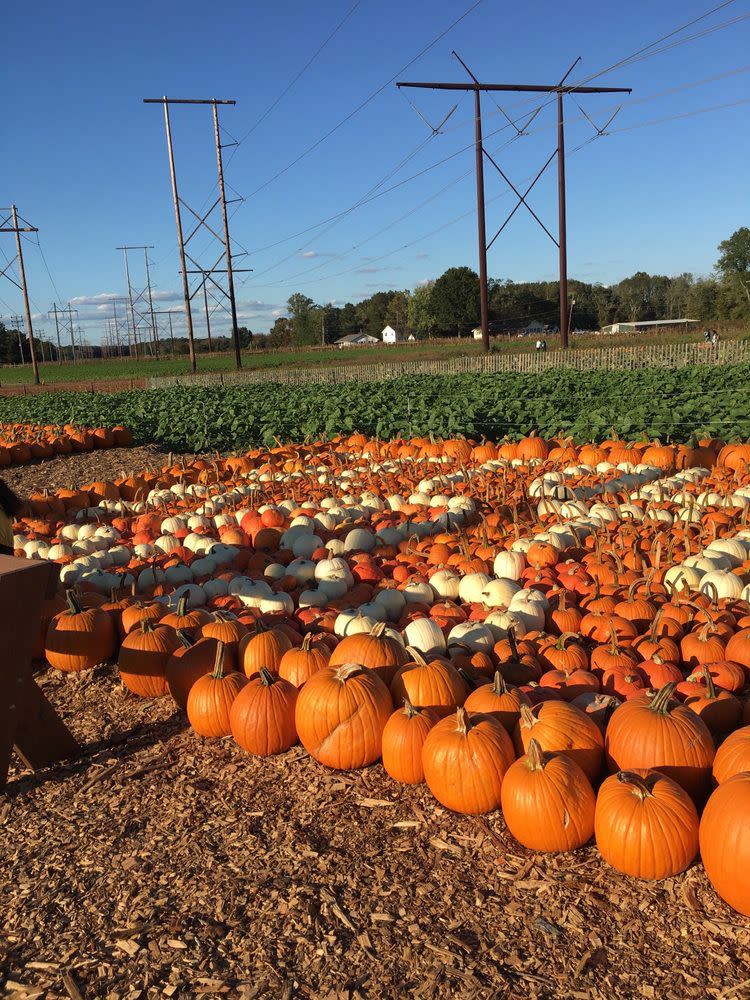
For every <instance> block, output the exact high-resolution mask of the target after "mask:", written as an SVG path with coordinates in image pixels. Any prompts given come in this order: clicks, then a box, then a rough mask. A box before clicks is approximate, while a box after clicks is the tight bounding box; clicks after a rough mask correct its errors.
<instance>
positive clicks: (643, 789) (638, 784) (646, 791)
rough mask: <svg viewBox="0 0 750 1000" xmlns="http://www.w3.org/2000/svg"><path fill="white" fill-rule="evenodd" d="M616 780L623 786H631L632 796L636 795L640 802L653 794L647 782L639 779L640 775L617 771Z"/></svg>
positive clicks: (641, 778)
mask: <svg viewBox="0 0 750 1000" xmlns="http://www.w3.org/2000/svg"><path fill="white" fill-rule="evenodd" d="M617 780H618V781H621V782H622V783H623V784H624V785H631V786H632V788H633V794H634V795H636V796H637V797H638V798H639V799H640V800H641V802H643V801H644V800H645V799H647V798H648V797H649V796H650V795H653V794H654V793H653V792H652V791H651V789H650V788H649V786H648V781H647V780H646V779H645V778H643V777H641V775H640V774H636V773H635V772H634V771H618V773H617Z"/></svg>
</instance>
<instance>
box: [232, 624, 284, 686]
mask: <svg viewBox="0 0 750 1000" xmlns="http://www.w3.org/2000/svg"><path fill="white" fill-rule="evenodd" d="M291 648H292V640H291V639H290V638H289V636H288V635H287V633H286V632H283V631H282V630H281V629H279V628H266V627H265V625H263V623H262V622H258V624H257V626H256V629H255V632H253V633H250V634H248V635H245V636H244V637H243V638H242V640H241V642H240V644H239V662H240V664H241V666H242V669H243V670H244V671H245V674H246V675H247V676H248V677H254V676H255V675H256V674H258V673H260V668H261V667H265V668H266V670H268V671H269V673H272V674H278V672H279V666H280V665H281V658H282V657H283V655H284V654H285V653H287V652H288V651H289V650H290V649H291Z"/></svg>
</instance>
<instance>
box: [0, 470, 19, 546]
mask: <svg viewBox="0 0 750 1000" xmlns="http://www.w3.org/2000/svg"><path fill="white" fill-rule="evenodd" d="M22 506H23V504H22V503H21V501H20V500H19V499H18V497H17V496H16V494H15V493H14V492H13V490H12V489H11V488H10V487H9V486H8V485H6V483H4V482H3V480H2V479H0V555H4V556H12V555H13V518H14V517H15V516H16V515H17V514H18V513H19V512H20V510H21V507H22Z"/></svg>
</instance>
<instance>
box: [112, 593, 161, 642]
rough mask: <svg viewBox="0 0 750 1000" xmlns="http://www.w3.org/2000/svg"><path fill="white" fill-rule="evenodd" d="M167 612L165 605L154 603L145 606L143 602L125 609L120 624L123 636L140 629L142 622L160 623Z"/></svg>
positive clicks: (135, 603)
mask: <svg viewBox="0 0 750 1000" xmlns="http://www.w3.org/2000/svg"><path fill="white" fill-rule="evenodd" d="M165 612H166V608H165V607H164V605H163V604H159V602H158V601H152V602H151V603H149V604H144V603H143V602H142V601H135V602H134V603H133V604H130V605H129V606H128V607H126V608H124V609H123V611H122V613H121V615H120V623H121V628H122V634H123V635H129V634H130V633H131V632H132V631H133V630H134V629H137V628H139V627H140V625H141V622H152V623H153V622H158V621H160V620H161V619H162V618H163V617H164V614H165Z"/></svg>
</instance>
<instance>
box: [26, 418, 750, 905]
mask: <svg viewBox="0 0 750 1000" xmlns="http://www.w3.org/2000/svg"><path fill="white" fill-rule="evenodd" d="M745 448H746V446H734V447H733V446H729V449H728V450H727V446H724V445H723V443H722V442H703V443H700V442H699V443H696V445H695V446H694V447H692V448H690V449H683V450H681V449H678V448H676V447H665V446H662V445H660V444H657V443H653V444H650V445H648V446H646V447H643V446H636V445H634V444H633V443H632V442H631V443H623V442H616V441H614V440H613V441H612V442H609V443H607V447H604V446H599V445H597V446H594V445H590V446H584V447H583V448H575V447H574V446H573V445H572V444H571V443H570V442H566V441H560V442H546V441H542V440H541V439H540V438H538V437H537V436H535V435H531V436H529V437H528V438H527V439H525V441H522V442H520V443H517V444H513V446H512V449H511V448H510V445H507V444H502V445H500V446H498V445H494V444H491V443H489V442H470V441H464V440H463V439H455V440H453V441H447V442H434V441H429V440H428V441H424V440H419V441H417V442H400V443H399V442H396V443H394V442H385V443H383V442H377V441H370V440H368V439H364V438H362V437H361V436H358V435H353V436H352V437H350V438H344V439H339V440H337V441H334V442H317V443H314V444H308V445H304V446H287V447H281V446H279V448H277V449H272V450H271V451H269V452H257V453H248V454H247V455H245V456H239V457H237V458H229V459H219V458H217V459H216V460H214V461H208V460H207V461H204V462H197V463H193V464H191V465H186V466H183V465H180V464H176V465H170V466H169V467H168V468H166V469H164V470H160V471H159V472H154V473H140V474H131V475H130V476H123V477H122V479H121V480H118V481H117V482H114V483H100V484H89V485H88V486H85V487H82V488H81V489H80V490H69V491H61V493H58V494H55V495H53V494H50V495H48V496H36V497H32V498H30V505H31V504H35V505H36V506H35V507H34V508H32V507H31V506H30V507H29V510H28V512H27V516H26V517H25V518H22V519H21V521H20V522H19V523H18V524H17V526H16V530H17V539H16V547H17V551H18V554H19V555H23V556H24V557H26V558H52V559H55V560H56V561H58V562H59V563H60V565H61V575H62V578H63V580H64V582H65V586H66V587H67V594H66V596H65V602H66V606H65V608H64V610H63V606H62V603H61V602H62V600H63V598H62V596H61V597H60V598H58V599H56V601H54V602H51V604H50V606H49V607H48V608H47V614H46V620H45V623H44V624H43V627H42V631H41V632H40V636H39V644H38V654H39V655H40V657H41V656H43V657H44V658H46V660H47V662H49V663H50V664H51V665H52V666H53V667H55V668H58V669H61V670H68V671H70V670H82V669H89V668H91V667H93V666H94V665H96V664H97V663H101V662H103V661H106V660H111V659H116V661H117V665H118V670H119V674H120V678H121V680H122V683H123V684H124V685H125V687H126V688H128V689H129V690H130V691H132V692H133V693H134V694H136V695H139V696H141V697H147V698H153V697H161V696H171V697H172V698H173V699H174V701H175V702H176V704H177V705H178V706H180V708H182V709H184V710H185V711H186V713H187V717H188V720H189V722H190V724H191V725H192V727H193V728H194V730H195V731H196V733H198V734H200V735H201V736H203V737H206V738H219V737H226V736H230V735H231V736H232V737H233V738H234V739H235V740H236V742H237V743H238V745H239V746H241V747H242V748H243V749H244V750H246V751H247V752H249V753H253V754H257V755H261V756H262V755H268V754H275V753H282V752H284V751H285V750H288V749H289V748H290V747H291V746H293V745H295V744H296V743H297V742H300V743H301V744H302V745H303V746H304V747H305V748H306V750H307V751H308V752H309V753H310V755H311V756H312V757H313V758H314V759H316V760H318V761H320V763H321V764H323V765H325V766H328V767H333V768H343V769H350V768H357V767H365V766H367V765H369V764H372V763H373V762H374V761H376V760H378V759H382V762H383V766H384V768H385V770H386V771H387V773H388V774H389V775H390V776H391V777H392V778H393V779H395V780H396V781H400V782H406V783H417V782H422V781H424V782H426V784H427V786H428V788H429V789H430V791H431V792H432V794H433V795H434V796H435V798H436V799H437V800H438V801H439V802H440V803H441V804H442V805H443V806H445V807H446V808H448V809H451V810H454V811H456V812H460V813H470V814H476V813H486V812H490V811H493V810H496V809H502V811H503V814H504V817H505V821H506V824H507V826H508V829H509V831H510V833H511V834H512V835H513V836H514V837H516V839H517V840H518V841H519V842H520V843H521V844H523V845H524V846H526V847H528V848H530V849H533V850H539V851H567V850H573V849H575V848H577V847H580V846H582V845H583V844H585V843H586V842H587V841H588V840H589V839H591V837H592V836H593V837H595V839H596V843H597V845H598V847H599V850H600V851H601V853H602V855H603V857H604V858H605V860H606V861H607V862H609V863H610V864H611V865H612V866H613V867H614V868H616V869H618V870H619V871H622V872H624V873H626V874H628V875H631V876H634V877H641V878H652V879H653V878H663V877H667V876H670V875H675V874H677V873H678V872H680V871H683V870H684V869H685V868H686V867H687V866H688V865H690V864H691V863H692V861H693V860H694V858H695V857H696V856H697V854H698V851H699V850H700V853H701V856H702V858H703V864H704V867H705V869H706V872H707V875H708V877H709V879H710V881H711V882H712V884H713V885H714V887H715V888H716V890H717V892H718V893H719V894H720V895H721V896H722V898H724V899H725V900H726V901H727V902H728V903H729V904H730V905H731V906H733V907H735V909H737V910H739V911H740V912H742V913H745V914H750V875H749V874H748V872H750V867H748V864H747V862H748V861H750V706H749V705H748V703H747V700H746V690H747V689H748V687H750V604H749V603H748V598H749V597H750V590H748V581H749V580H750V529H748V528H747V527H746V525H747V519H748V516H750V476H748V473H747V465H746V457H747V455H748V454H750V453H746V451H743V450H742V449H745ZM503 449H508V451H511V450H514V453H513V454H512V455H509V454H507V453H506V454H504V455H501V452H502V451H503ZM621 452H625V455H624V457H623V456H622V455H621V454H620V453H621ZM615 458H619V461H617V462H616V463H615V462H614V461H613V459H615ZM688 459H689V460H690V461H695V460H696V459H700V461H701V464H700V465H698V466H695V465H690V464H689V461H688ZM680 466H681V467H680ZM66 529H69V530H66ZM83 543H85V544H83ZM76 546H78V549H76ZM63 547H67V549H69V550H70V551H54V550H56V549H57V550H59V549H60V548H63ZM50 550H52V551H50ZM706 803H707V804H706ZM704 806H705V808H704ZM701 812H702V816H701V818H700V819H699V816H700V815H701ZM727 845H731V849H729V850H727V849H726V847H727Z"/></svg>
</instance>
